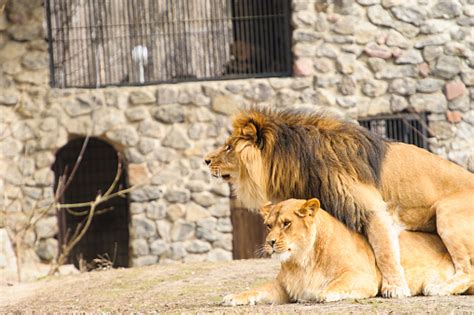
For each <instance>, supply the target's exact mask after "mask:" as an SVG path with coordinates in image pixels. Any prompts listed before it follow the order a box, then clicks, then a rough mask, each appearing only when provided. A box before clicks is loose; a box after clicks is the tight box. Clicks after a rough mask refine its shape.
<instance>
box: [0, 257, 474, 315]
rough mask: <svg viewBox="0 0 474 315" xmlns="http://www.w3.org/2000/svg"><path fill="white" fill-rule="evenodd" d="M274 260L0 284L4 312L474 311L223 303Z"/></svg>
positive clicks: (379, 304)
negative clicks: (231, 305) (226, 296)
mask: <svg viewBox="0 0 474 315" xmlns="http://www.w3.org/2000/svg"><path fill="white" fill-rule="evenodd" d="M278 268H279V266H278V263H277V262H275V261H272V260H268V259H265V260H240V261H231V262H216V263H193V264H179V263H176V264H168V265H154V266H149V267H142V268H130V269H118V270H109V271H96V272H89V273H83V274H75V275H69V276H57V277H49V278H44V279H41V280H37V281H35V282H30V283H22V284H16V285H13V286H0V313H3V312H6V313H9V312H17V311H21V312H30V311H35V312H48V313H52V312H61V313H70V312H90V313H98V312H101V313H103V312H114V313H118V312H120V313H122V312H143V313H201V312H213V313H218V314H223V313H226V314H228V313H231V314H233V313H252V314H255V313H285V314H286V313H305V314H306V313H330V314H334V313H344V314H348V313H351V314H422V313H429V314H453V313H454V314H458V313H459V314H471V313H472V314H474V296H456V297H454V296H453V297H412V298H408V299H402V300H386V299H382V298H374V299H367V300H350V301H345V302H336V303H326V304H316V303H314V304H309V303H307V304H287V305H274V306H272V305H261V306H244V307H225V306H221V305H220V302H221V300H222V297H223V296H224V295H226V294H229V293H235V292H240V291H242V290H245V289H247V288H251V287H254V286H255V285H259V284H261V283H264V282H266V281H268V280H270V279H272V278H273V277H274V276H275V275H276V273H277V271H278Z"/></svg>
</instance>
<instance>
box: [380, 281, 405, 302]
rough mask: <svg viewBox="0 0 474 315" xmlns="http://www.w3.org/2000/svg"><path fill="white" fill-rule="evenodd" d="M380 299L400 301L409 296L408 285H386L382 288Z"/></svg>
mask: <svg viewBox="0 0 474 315" xmlns="http://www.w3.org/2000/svg"><path fill="white" fill-rule="evenodd" d="M381 293H382V297H384V298H390V299H400V298H404V297H408V296H411V294H410V289H409V288H408V285H406V284H405V285H391V284H386V285H384V286H382V290H381Z"/></svg>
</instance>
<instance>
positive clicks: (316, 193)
mask: <svg viewBox="0 0 474 315" xmlns="http://www.w3.org/2000/svg"><path fill="white" fill-rule="evenodd" d="M205 161H206V163H207V164H208V165H209V169H210V171H211V174H212V175H214V176H217V177H221V178H223V179H224V180H226V181H228V182H230V183H231V184H232V186H233V187H234V188H235V192H236V194H237V197H238V198H239V199H241V200H242V202H243V203H244V205H245V206H246V207H248V208H254V209H259V208H260V207H261V206H262V205H263V204H265V203H266V202H267V201H271V202H273V203H276V202H280V201H283V200H286V199H289V198H301V199H308V198H312V197H317V198H319V199H320V200H321V203H322V205H323V208H324V209H326V210H327V211H328V212H329V213H331V214H332V215H333V216H335V217H336V218H337V219H339V220H340V221H342V222H343V223H345V224H346V226H347V227H349V228H351V229H352V230H354V231H358V232H361V233H363V234H365V235H366V236H367V238H368V241H369V243H370V245H371V246H372V248H373V250H374V253H375V258H376V261H377V265H378V266H379V268H380V271H381V272H382V289H381V292H382V296H384V297H402V296H408V295H409V290H408V286H407V285H406V280H405V276H404V272H403V268H402V267H401V265H400V248H399V244H398V234H399V232H400V231H401V230H411V231H426V232H435V231H436V232H438V234H439V236H440V237H441V239H442V241H443V243H444V245H445V246H446V248H447V250H448V252H449V254H450V255H451V258H452V260H453V262H454V267H455V270H456V272H455V274H454V275H453V277H452V278H450V279H447V280H446V282H445V283H442V284H440V285H439V286H438V287H433V288H432V290H433V292H432V294H445V293H448V292H450V288H452V287H459V288H460V289H459V290H460V291H463V290H465V289H466V288H467V287H468V286H469V283H470V275H471V272H472V271H471V269H472V268H471V262H472V261H474V252H472V251H471V252H470V251H469V250H468V248H470V246H471V245H472V242H473V240H474V175H473V174H472V173H470V172H468V171H467V170H465V169H463V168H462V167H460V166H458V165H456V164H454V163H451V162H448V161H446V160H443V159H442V158H440V157H438V156H436V155H434V154H431V153H429V152H428V151H426V150H423V149H420V148H418V147H416V146H413V145H407V144H403V143H397V142H388V141H386V140H384V139H382V138H381V137H379V136H377V135H375V134H373V133H371V132H369V131H368V130H366V129H365V128H362V127H360V126H358V125H356V124H353V123H348V122H344V121H341V120H338V119H334V118H331V117H325V116H323V115H320V114H308V113H300V112H296V111H294V110H287V111H272V110H268V109H250V110H248V111H243V112H241V113H240V114H238V115H237V116H236V117H235V118H234V120H233V130H232V135H231V136H230V137H229V138H228V139H227V141H226V142H225V144H224V145H223V146H221V147H220V148H218V149H217V150H216V151H214V152H211V153H209V154H208V155H207V156H206V157H205ZM461 218H462V219H461Z"/></svg>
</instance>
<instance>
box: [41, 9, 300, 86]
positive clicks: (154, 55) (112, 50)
mask: <svg viewBox="0 0 474 315" xmlns="http://www.w3.org/2000/svg"><path fill="white" fill-rule="evenodd" d="M290 5H291V1H290V0H258V1H256V0H135V1H130V0H46V9H47V21H48V34H49V43H50V58H51V85H52V86H54V87H102V86H108V85H141V84H153V83H161V82H179V81H194V80H206V79H232V78H246V77H268V76H285V75H290V74H291V38H290V36H291V35H290V34H291V33H290Z"/></svg>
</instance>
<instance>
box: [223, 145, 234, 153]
mask: <svg viewBox="0 0 474 315" xmlns="http://www.w3.org/2000/svg"><path fill="white" fill-rule="evenodd" d="M224 149H225V151H226V152H230V151H232V147H231V146H230V145H226V146H225V148H224Z"/></svg>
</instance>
